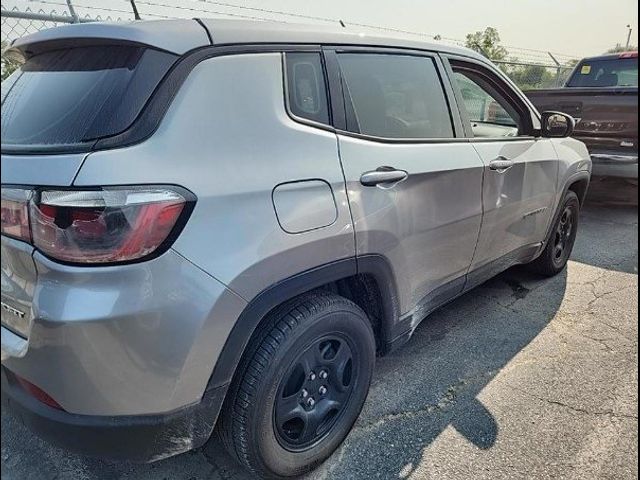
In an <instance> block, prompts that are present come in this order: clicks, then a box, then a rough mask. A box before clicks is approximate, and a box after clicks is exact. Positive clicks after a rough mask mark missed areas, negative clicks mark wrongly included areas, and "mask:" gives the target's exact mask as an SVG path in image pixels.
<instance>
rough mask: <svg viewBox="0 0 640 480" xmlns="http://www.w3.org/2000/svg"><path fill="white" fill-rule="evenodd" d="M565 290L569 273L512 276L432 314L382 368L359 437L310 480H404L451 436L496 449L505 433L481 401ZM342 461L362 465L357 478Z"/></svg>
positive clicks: (513, 272)
mask: <svg viewBox="0 0 640 480" xmlns="http://www.w3.org/2000/svg"><path fill="white" fill-rule="evenodd" d="M566 284H567V277H566V273H564V274H562V275H560V276H558V277H556V278H554V279H552V280H547V279H542V278H540V277H539V276H536V275H533V274H531V273H529V272H528V271H527V270H526V269H524V268H521V267H520V268H515V269H512V270H510V271H508V272H505V273H504V274H502V275H500V276H498V277H496V278H495V279H493V280H491V281H489V282H487V283H486V284H484V285H482V286H481V287H479V288H478V289H476V290H474V291H473V292H471V293H469V294H467V295H465V296H464V297H462V298H460V299H458V300H457V301H455V302H454V303H452V304H450V305H449V306H447V307H445V308H443V309H441V310H440V311H438V312H436V313H434V314H433V315H432V316H431V317H429V318H428V319H427V320H425V321H424V322H423V324H421V325H420V326H419V327H418V329H417V330H416V332H415V335H414V336H413V338H412V339H411V341H410V342H409V344H408V345H406V346H405V347H404V348H402V349H401V350H399V351H398V352H396V353H393V354H392V355H390V356H388V357H385V358H382V359H380V360H379V361H378V364H377V365H376V375H375V379H374V383H373V386H372V389H371V394H370V396H369V399H368V401H367V404H366V406H365V409H364V411H363V413H362V416H361V419H360V420H359V421H358V423H357V424H356V428H355V429H354V431H353V432H352V434H351V435H350V437H349V439H348V440H347V441H346V442H345V444H344V445H343V447H342V451H341V452H340V453H338V454H337V455H334V457H333V458H332V459H331V460H329V462H328V463H327V464H326V465H325V466H324V467H323V469H321V470H320V471H319V472H317V473H315V474H312V475H311V476H310V477H309V478H310V479H316V478H350V479H370V478H401V477H402V478H406V477H408V476H409V475H410V474H411V472H412V471H413V469H414V468H416V467H417V466H418V465H420V464H421V463H422V462H423V461H424V456H425V449H426V448H427V447H428V446H429V445H430V444H431V443H433V442H434V441H435V440H436V439H437V438H438V436H439V435H440V434H442V433H443V432H444V431H445V430H446V429H448V428H454V429H455V430H456V431H457V432H458V434H460V435H462V436H463V437H464V438H465V439H467V440H468V441H469V442H471V443H472V444H473V445H475V446H476V447H478V448H480V449H483V450H486V449H490V448H491V447H492V446H493V445H494V444H495V443H496V441H497V439H498V436H499V434H500V426H499V425H498V423H497V422H496V420H495V418H494V416H493V415H492V413H491V412H490V411H489V410H488V409H487V408H486V407H485V406H484V405H483V403H482V401H481V400H479V399H478V396H479V395H480V393H481V392H482V391H483V389H484V388H485V386H487V385H488V384H489V383H490V382H491V381H492V380H493V379H494V377H495V376H496V375H497V374H498V373H499V372H500V371H501V370H503V369H504V368H505V367H506V366H507V365H508V364H509V363H510V362H511V361H512V360H513V359H514V358H515V357H516V356H517V355H518V353H519V352H520V351H522V350H523V349H524V348H526V346H527V345H528V344H529V343H530V342H531V341H532V340H533V339H535V338H536V336H537V335H538V334H539V333H540V332H541V331H542V330H543V329H544V328H545V327H546V326H547V324H548V323H549V322H550V321H551V320H552V319H553V318H554V316H555V315H556V312H557V311H558V309H559V308H560V305H561V303H562V300H563V297H564V293H565V288H566ZM344 458H357V459H358V466H357V470H356V471H354V469H353V465H352V462H350V461H347V460H342V459H344Z"/></svg>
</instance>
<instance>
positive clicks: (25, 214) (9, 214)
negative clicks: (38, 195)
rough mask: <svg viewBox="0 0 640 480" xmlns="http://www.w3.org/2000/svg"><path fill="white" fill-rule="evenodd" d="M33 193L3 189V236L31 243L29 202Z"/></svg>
mask: <svg viewBox="0 0 640 480" xmlns="http://www.w3.org/2000/svg"><path fill="white" fill-rule="evenodd" d="M30 198H31V192H30V191H29V190H22V189H19V188H3V189H2V200H1V203H2V213H1V215H2V234H3V235H7V236H9V237H13V238H17V239H18V240H24V241H25V242H29V241H30V240H31V233H30V229H29V200H30Z"/></svg>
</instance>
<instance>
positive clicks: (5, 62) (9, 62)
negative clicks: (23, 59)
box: [2, 40, 20, 81]
mask: <svg viewBox="0 0 640 480" xmlns="http://www.w3.org/2000/svg"><path fill="white" fill-rule="evenodd" d="M7 46H8V45H7V42H5V41H4V40H3V41H2V52H3V55H2V81H4V80H5V78H7V77H8V76H9V75H11V74H12V73H13V72H14V71H15V70H16V69H18V68H20V62H18V61H17V60H15V59H13V58H10V57H7V56H5V55H4V50H5V48H7Z"/></svg>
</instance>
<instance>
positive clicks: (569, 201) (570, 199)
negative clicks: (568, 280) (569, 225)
mask: <svg viewBox="0 0 640 480" xmlns="http://www.w3.org/2000/svg"><path fill="white" fill-rule="evenodd" d="M569 207H571V209H572V213H573V231H572V232H571V239H570V242H569V244H568V247H567V249H568V250H569V255H568V256H567V259H566V260H565V261H563V262H562V264H558V263H557V262H556V261H555V259H554V257H553V247H554V245H553V236H554V235H555V232H556V230H557V229H558V226H559V225H560V222H561V220H562V215H563V213H564V211H565V210H566V209H567V208H569ZM579 224H580V200H579V198H578V196H577V195H576V194H575V193H573V192H569V193H567V195H566V196H565V198H564V201H563V203H562V206H561V208H560V211H559V215H558V218H557V219H556V221H555V223H554V225H553V234H552V237H551V240H550V242H549V245H548V247H547V249H548V259H547V261H548V262H549V264H550V266H552V268H553V269H554V270H555V271H556V272H557V273H560V272H561V271H562V270H564V269H565V267H566V266H567V263H568V262H569V259H570V258H571V253H572V252H573V248H574V246H575V243H576V239H577V236H578V227H579Z"/></svg>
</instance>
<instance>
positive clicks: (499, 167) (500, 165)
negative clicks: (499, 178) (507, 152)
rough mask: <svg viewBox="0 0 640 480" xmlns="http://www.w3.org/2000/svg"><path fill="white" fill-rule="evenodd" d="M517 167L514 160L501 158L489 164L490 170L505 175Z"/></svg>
mask: <svg viewBox="0 0 640 480" xmlns="http://www.w3.org/2000/svg"><path fill="white" fill-rule="evenodd" d="M514 165H515V162H514V161H513V160H509V159H508V158H506V157H503V156H499V157H498V158H496V159H495V160H493V161H492V162H491V163H490V164H489V168H490V169H491V170H493V171H494V172H498V173H504V172H506V171H507V170H509V169H510V168H512V167H513V166H514Z"/></svg>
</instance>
